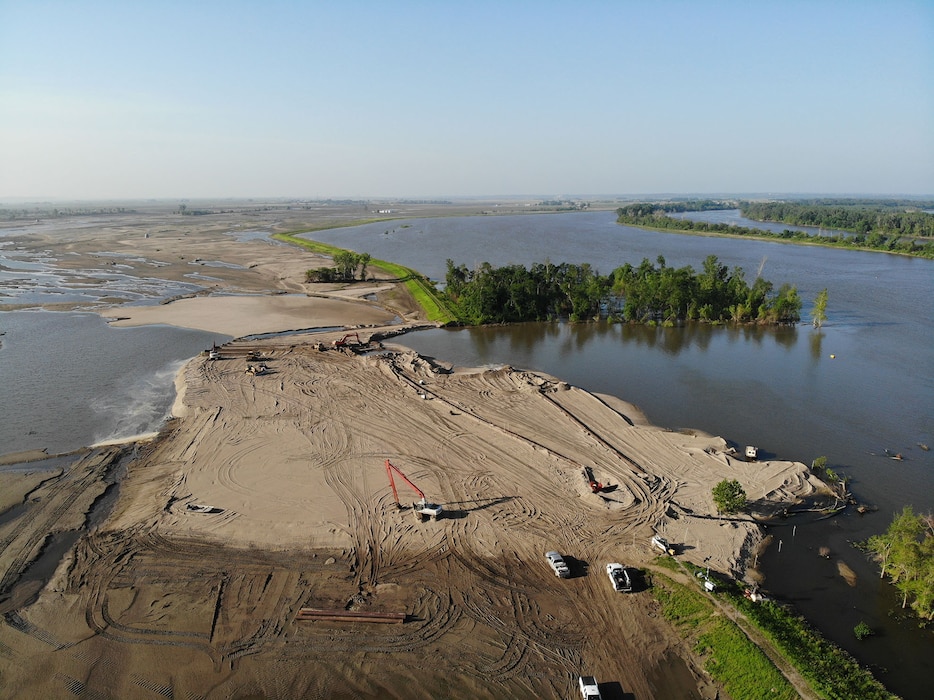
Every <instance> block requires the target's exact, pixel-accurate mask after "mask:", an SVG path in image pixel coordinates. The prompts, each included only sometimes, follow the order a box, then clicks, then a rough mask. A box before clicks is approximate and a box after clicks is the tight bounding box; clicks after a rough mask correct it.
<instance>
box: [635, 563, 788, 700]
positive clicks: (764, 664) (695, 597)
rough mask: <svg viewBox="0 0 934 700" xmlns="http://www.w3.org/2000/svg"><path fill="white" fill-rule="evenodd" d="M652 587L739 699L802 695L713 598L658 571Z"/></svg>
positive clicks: (684, 633) (708, 665)
mask: <svg viewBox="0 0 934 700" xmlns="http://www.w3.org/2000/svg"><path fill="white" fill-rule="evenodd" d="M651 590H652V594H653V595H654V596H655V598H656V599H657V600H658V602H659V603H660V604H661V607H662V614H663V615H664V617H665V619H667V620H668V621H669V622H671V623H672V624H673V625H674V626H675V627H676V628H677V629H678V630H680V632H681V635H682V636H683V637H685V638H686V639H689V640H690V641H692V642H693V643H694V645H695V651H696V652H697V653H698V654H701V655H702V656H703V657H704V659H705V663H704V666H705V668H706V669H707V671H708V673H710V675H711V676H712V677H713V678H715V679H716V680H717V681H719V682H720V683H722V684H723V687H724V689H725V690H726V692H727V693H728V694H729V695H730V697H732V698H733V699H734V700H747V699H748V700H760V699H761V698H777V699H779V700H794V699H795V698H797V697H799V696H798V693H797V691H795V689H794V687H793V686H792V685H791V683H789V682H788V679H786V678H785V676H783V675H782V673H781V671H779V670H778V669H777V668H776V667H775V665H774V664H773V663H772V662H771V660H769V658H768V657H767V656H766V655H765V653H764V652H763V651H762V650H761V649H760V648H759V647H758V646H756V645H755V644H754V643H753V642H751V641H750V640H749V638H748V637H747V636H746V635H745V634H744V633H743V631H742V630H741V629H739V627H737V626H736V624H735V623H733V622H732V621H731V620H728V619H726V618H724V617H722V616H721V615H718V614H716V611H715V609H714V606H713V603H711V602H710V600H708V599H707V597H706V596H705V595H704V594H703V593H701V592H700V591H699V590H692V589H691V588H689V587H688V586H683V585H681V584H679V583H675V581H673V580H672V579H670V578H668V577H667V576H664V575H662V574H659V573H655V574H653V576H652V589H651Z"/></svg>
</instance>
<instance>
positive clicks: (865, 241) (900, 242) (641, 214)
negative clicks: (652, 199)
mask: <svg viewBox="0 0 934 700" xmlns="http://www.w3.org/2000/svg"><path fill="white" fill-rule="evenodd" d="M681 206H682V205H681V204H677V203H675V204H672V203H662V204H630V205H627V206H625V207H620V208H619V209H617V210H616V214H617V218H616V221H617V223H620V224H628V225H631V226H645V227H648V228H654V229H669V230H675V231H697V232H699V233H725V234H730V235H733V236H753V237H756V238H776V239H780V240H786V241H792V242H796V243H819V244H820V245H824V246H833V247H839V248H856V249H864V250H879V251H885V252H892V253H903V254H906V255H913V256H917V257H924V258H934V240H932V241H928V240H926V239H925V238H923V237H918V238H917V239H916V238H914V237H911V236H906V235H905V234H903V233H900V232H890V233H885V232H882V231H878V230H876V231H872V232H871V233H869V234H868V235H867V234H862V233H856V234H852V235H850V234H835V235H832V236H825V235H821V234H819V233H808V232H806V231H792V230H790V229H785V230H784V231H782V232H781V233H776V232H774V231H766V230H763V229H758V228H748V227H745V226H734V225H732V224H723V223H710V222H707V221H691V220H690V219H676V218H673V217H670V216H668V212H676V211H690V210H685V209H681V208H680V207H681ZM676 207H678V208H676ZM721 208H722V207H721ZM924 216H931V215H930V214H925V215H924Z"/></svg>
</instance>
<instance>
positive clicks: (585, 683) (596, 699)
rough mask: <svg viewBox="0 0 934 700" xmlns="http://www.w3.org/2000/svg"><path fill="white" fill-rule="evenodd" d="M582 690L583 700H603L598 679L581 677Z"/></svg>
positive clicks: (579, 681)
mask: <svg viewBox="0 0 934 700" xmlns="http://www.w3.org/2000/svg"><path fill="white" fill-rule="evenodd" d="M578 683H579V684H580V688H581V698H583V700H602V698H603V696H602V695H600V687H599V686H598V685H597V679H596V678H594V677H593V676H581V677H580V678H579V679H578Z"/></svg>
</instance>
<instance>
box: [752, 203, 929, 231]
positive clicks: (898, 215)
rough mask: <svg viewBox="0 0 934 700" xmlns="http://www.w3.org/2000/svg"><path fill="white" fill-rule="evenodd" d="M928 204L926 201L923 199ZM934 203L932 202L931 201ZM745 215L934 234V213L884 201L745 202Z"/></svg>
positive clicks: (806, 223)
mask: <svg viewBox="0 0 934 700" xmlns="http://www.w3.org/2000/svg"><path fill="white" fill-rule="evenodd" d="M919 204H920V205H921V206H924V204H925V203H924V202H919ZM928 204H930V203H928ZM932 206H934V205H932ZM740 211H741V213H742V215H743V216H745V217H747V218H750V219H755V220H757V221H778V222H781V223H783V224H792V225H794V226H818V227H823V228H833V229H841V230H843V231H853V232H854V233H860V234H864V235H869V234H872V233H876V232H877V233H879V234H894V235H897V236H912V237H919V238H932V237H934V214H928V213H926V212H924V211H922V210H921V208H920V207H919V206H907V207H906V206H902V207H900V208H896V207H894V206H888V205H886V204H882V203H873V204H848V203H843V202H839V201H837V202H835V203H833V204H826V203H813V202H743V203H741V204H740Z"/></svg>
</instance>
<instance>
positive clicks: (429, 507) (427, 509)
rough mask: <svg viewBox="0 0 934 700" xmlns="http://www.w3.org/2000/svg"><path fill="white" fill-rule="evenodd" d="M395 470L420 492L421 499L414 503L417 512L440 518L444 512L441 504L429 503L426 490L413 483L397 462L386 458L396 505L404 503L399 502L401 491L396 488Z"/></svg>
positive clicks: (413, 488) (387, 472)
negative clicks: (394, 462)
mask: <svg viewBox="0 0 934 700" xmlns="http://www.w3.org/2000/svg"><path fill="white" fill-rule="evenodd" d="M393 472H395V473H396V474H398V475H399V477H400V478H401V479H402V480H403V481H404V482H405V483H407V484H408V485H409V486H410V487H412V490H413V491H415V493H417V494H418V497H419V499H421V500H419V501H418V503H413V504H412V507H413V508H414V510H415V513H416V514H417V515H420V516H427V517H430V518H435V519H437V518H440V517H441V513H442V508H441V506H439V505H437V504H435V503H429V502H428V499H427V498H426V497H425V492H424V491H422V490H421V489H420V488H418V486H416V485H415V484H413V483H412V481H411V480H410V479H409V477H407V476H406V475H405V474H403V473H402V471H401V470H400V469H399V467H397V466H396V465H395V464H393V463H392V462H390V461H389V460H388V459H387V460H386V474H387V475H388V476H389V485H390V486H391V487H392V495H393V497H395V499H396V505H397V506H399V507H400V508H401V507H402V504H401V503H400V502H399V492H398V491H397V490H396V480H395V478H394V477H393Z"/></svg>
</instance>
